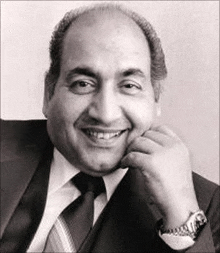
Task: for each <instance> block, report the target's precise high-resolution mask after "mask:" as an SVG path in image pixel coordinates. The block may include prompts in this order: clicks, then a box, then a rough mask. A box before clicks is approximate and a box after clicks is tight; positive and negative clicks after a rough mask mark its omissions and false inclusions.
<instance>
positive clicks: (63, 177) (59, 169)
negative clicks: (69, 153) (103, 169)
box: [48, 148, 128, 200]
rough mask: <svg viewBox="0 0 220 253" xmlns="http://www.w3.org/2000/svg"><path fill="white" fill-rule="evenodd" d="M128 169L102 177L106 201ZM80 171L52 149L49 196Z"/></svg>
mask: <svg viewBox="0 0 220 253" xmlns="http://www.w3.org/2000/svg"><path fill="white" fill-rule="evenodd" d="M127 170H128V169H117V170H115V171H114V172H112V173H110V174H108V175H106V176H103V180H104V183H105V188H106V196H107V200H109V199H110V198H111V196H112V194H113V193H114V191H115V189H116V188H117V186H118V184H119V183H120V182H121V180H122V179H123V177H124V176H125V174H126V172H127ZM79 172H80V171H79V170H78V169H77V168H76V167H74V166H73V165H72V164H71V163H70V162H68V161H67V159H66V158H65V157H64V156H63V155H62V154H61V153H60V152H59V151H58V150H57V149H56V148H54V152H53V160H52V163H51V172H50V180H49V190H48V192H49V194H51V193H53V192H55V191H57V190H58V189H60V188H61V187H63V186H64V185H65V184H66V183H68V182H69V181H70V179H71V178H72V177H74V176H75V175H76V174H77V173H79Z"/></svg>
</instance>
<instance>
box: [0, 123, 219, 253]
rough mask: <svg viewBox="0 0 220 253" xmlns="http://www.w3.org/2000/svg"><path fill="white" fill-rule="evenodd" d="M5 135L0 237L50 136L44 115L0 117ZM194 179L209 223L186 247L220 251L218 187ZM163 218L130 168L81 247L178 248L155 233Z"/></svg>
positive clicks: (91, 249) (87, 249) (92, 249)
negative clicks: (22, 118) (36, 117)
mask: <svg viewBox="0 0 220 253" xmlns="http://www.w3.org/2000/svg"><path fill="white" fill-rule="evenodd" d="M1 134H2V144H1V148H2V155H1V159H2V161H1V169H2V172H1V180H2V181H1V186H2V191H1V201H2V203H1V236H2V234H3V233H4V231H5V229H6V228H7V225H8V223H9V221H10V219H11V217H12V215H13V213H14V210H15V208H16V207H17V205H18V203H19V200H20V199H21V197H22V195H23V193H24V192H25V189H26V188H27V186H28V184H29V182H30V180H31V178H32V176H33V174H34V172H35V170H36V168H37V166H38V164H39V161H40V159H41V157H42V154H43V153H45V147H46V146H47V144H48V143H49V142H50V141H49V138H48V135H47V132H46V121H43V120H38V121H1ZM52 148H53V147H52V145H51V148H50V149H52ZM50 156H52V152H50ZM48 166H49V165H48ZM193 179H194V185H195V191H196V194H197V199H198V202H199V205H200V208H201V209H202V210H204V211H205V213H206V215H207V217H208V220H209V222H208V224H207V225H206V226H205V228H204V229H203V230H202V232H201V233H200V235H199V237H198V239H197V241H196V243H195V245H194V246H193V247H191V248H190V249H188V250H187V251H185V252H196V253H201V252H206V253H209V252H220V234H219V230H220V224H219V223H220V221H219V211H220V208H219V187H218V186H217V185H216V184H214V183H212V182H210V181H208V180H206V179H204V178H202V177H201V176H199V175H198V174H195V173H193ZM160 217H161V216H160V213H159V212H158V210H157V208H156V206H155V205H154V204H152V203H151V200H150V197H149V194H148V192H147V190H146V189H145V187H144V182H143V178H142V176H141V174H140V172H139V171H138V170H129V171H128V173H127V174H126V176H125V177H124V179H123V180H122V181H121V183H120V185H119V186H118V188H117V189H116V191H115V193H114V195H113V196H112V198H111V200H110V202H109V203H108V204H107V206H106V208H105V210H104V212H103V213H102V215H101V217H100V218H99V219H98V222H97V223H96V225H95V228H94V229H93V231H92V233H91V234H90V235H89V238H88V240H87V241H86V242H85V244H84V245H83V247H82V249H81V252H103V253H104V252H105V253H107V252H109V253H110V252H111V253H113V252H132V253H134V252H138V253H140V252H174V251H173V250H172V249H170V248H169V247H168V246H167V245H166V244H165V243H164V242H163V241H162V240H161V239H160V238H159V237H158V236H157V233H156V231H155V222H156V221H157V220H158V219H159V218H160Z"/></svg>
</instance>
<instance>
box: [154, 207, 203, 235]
mask: <svg viewBox="0 0 220 253" xmlns="http://www.w3.org/2000/svg"><path fill="white" fill-rule="evenodd" d="M206 223H207V218H206V216H205V214H204V212H203V211H202V210H199V211H197V212H195V213H191V214H190V216H189V218H188V220H187V221H186V222H185V223H184V224H182V225H181V226H180V227H177V228H169V229H165V228H164V226H163V219H160V220H159V221H158V224H157V229H158V230H159V231H160V233H161V235H163V234H170V235H175V236H190V237H191V238H192V239H193V240H195V239H196V238H197V236H198V235H199V233H200V231H201V230H202V228H203V227H204V226H205V224H206Z"/></svg>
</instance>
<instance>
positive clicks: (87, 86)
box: [70, 80, 96, 95]
mask: <svg viewBox="0 0 220 253" xmlns="http://www.w3.org/2000/svg"><path fill="white" fill-rule="evenodd" d="M95 89H96V85H95V84H94V83H93V82H91V81H84V80H78V81H75V82H73V83H72V84H71V85H70V90H71V92H73V93H75V94H79V95H84V94H89V93H92V92H93V91H95Z"/></svg>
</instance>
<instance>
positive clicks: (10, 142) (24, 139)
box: [1, 119, 48, 162]
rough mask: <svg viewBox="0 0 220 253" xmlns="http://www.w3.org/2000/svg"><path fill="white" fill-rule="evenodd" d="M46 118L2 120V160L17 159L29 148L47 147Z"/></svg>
mask: <svg viewBox="0 0 220 253" xmlns="http://www.w3.org/2000/svg"><path fill="white" fill-rule="evenodd" d="M47 140H48V135H47V131H46V120H2V119H1V162H5V161H8V160H13V159H16V158H17V157H18V156H19V154H21V153H24V152H25V151H26V150H27V149H29V148H32V147H34V148H36V149H38V150H39V149H42V148H44V147H45V144H46V141H47Z"/></svg>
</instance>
